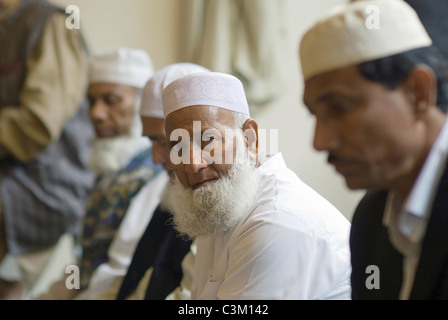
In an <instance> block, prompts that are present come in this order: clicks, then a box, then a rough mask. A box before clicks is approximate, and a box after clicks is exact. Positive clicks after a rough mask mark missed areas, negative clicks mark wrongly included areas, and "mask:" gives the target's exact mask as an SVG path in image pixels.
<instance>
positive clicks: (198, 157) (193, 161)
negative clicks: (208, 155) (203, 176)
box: [185, 147, 208, 173]
mask: <svg viewBox="0 0 448 320" xmlns="http://www.w3.org/2000/svg"><path fill="white" fill-rule="evenodd" d="M189 160H190V161H189V162H188V163H186V164H185V171H186V172H188V173H197V172H199V171H201V170H202V169H204V168H207V166H208V164H207V161H206V160H205V159H204V157H203V154H202V149H201V148H200V147H192V148H191V150H190V159H189Z"/></svg>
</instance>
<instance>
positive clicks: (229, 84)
mask: <svg viewBox="0 0 448 320" xmlns="http://www.w3.org/2000/svg"><path fill="white" fill-rule="evenodd" d="M162 102H163V111H164V115H165V118H166V117H167V116H168V115H169V114H170V113H171V112H174V111H176V110H179V109H182V108H185V107H189V106H197V105H204V106H214V107H219V108H223V109H227V110H230V111H234V112H239V113H243V114H246V115H248V116H250V113H249V105H248V103H247V98H246V94H245V92H244V87H243V84H242V83H241V81H240V80H239V79H238V78H236V77H234V76H232V75H230V74H226V73H220V72H206V73H203V72H201V73H193V74H190V75H187V76H184V77H182V78H179V79H177V80H175V81H173V82H172V83H171V84H169V85H168V86H167V87H166V88H165V89H164V90H163V95H162Z"/></svg>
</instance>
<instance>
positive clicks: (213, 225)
mask: <svg viewBox="0 0 448 320" xmlns="http://www.w3.org/2000/svg"><path fill="white" fill-rule="evenodd" d="M242 139H243V137H242V134H241V136H240V137H237V148H236V156H235V158H236V161H235V163H236V164H234V165H233V166H232V168H231V169H230V170H229V172H228V173H227V174H226V175H225V176H224V177H222V178H220V179H218V180H216V181H215V182H214V183H212V184H210V185H207V186H204V187H201V188H198V189H196V190H193V189H191V188H186V187H184V186H183V185H182V183H181V182H180V181H179V179H178V178H177V176H175V177H174V181H173V183H170V184H169V185H168V188H167V196H168V197H169V198H168V201H166V202H167V203H168V206H169V209H170V210H171V212H172V214H173V223H174V227H175V228H176V230H177V231H178V232H179V233H180V234H181V235H182V236H186V237H187V238H190V239H194V238H197V237H202V236H208V235H211V234H215V233H220V232H227V231H229V230H230V229H232V228H233V227H235V226H236V225H237V224H238V223H239V222H240V221H241V220H242V219H243V218H244V217H245V216H247V215H248V214H249V210H250V209H251V207H252V206H253V204H254V202H255V199H256V194H257V190H258V188H257V186H258V183H257V182H258V174H257V172H256V168H255V166H254V165H253V164H250V163H249V160H248V157H247V154H246V148H245V146H244V142H243V140H242ZM241 159H244V161H242V160H241ZM165 200H166V199H165ZM164 202H165V201H164Z"/></svg>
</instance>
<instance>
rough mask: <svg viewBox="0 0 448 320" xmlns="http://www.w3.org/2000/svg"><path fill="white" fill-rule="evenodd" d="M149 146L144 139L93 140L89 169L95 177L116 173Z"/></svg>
mask: <svg viewBox="0 0 448 320" xmlns="http://www.w3.org/2000/svg"><path fill="white" fill-rule="evenodd" d="M150 145H151V144H150V142H149V141H148V140H147V139H146V138H145V137H133V136H121V137H115V138H103V139H99V138H95V139H94V140H93V145H92V154H91V157H90V163H89V168H90V170H92V171H93V172H95V173H96V174H97V175H102V174H109V173H113V172H117V171H119V170H120V169H123V168H124V167H125V166H126V165H127V164H128V163H129V162H130V161H131V159H132V158H134V157H135V156H136V155H137V154H138V153H140V152H142V151H143V150H144V149H146V148H149V146H150Z"/></svg>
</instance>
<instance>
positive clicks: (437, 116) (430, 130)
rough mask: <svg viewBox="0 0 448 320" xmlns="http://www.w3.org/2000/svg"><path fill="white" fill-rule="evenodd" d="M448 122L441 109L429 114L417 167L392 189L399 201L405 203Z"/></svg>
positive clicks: (433, 110)
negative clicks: (423, 144)
mask: <svg viewBox="0 0 448 320" xmlns="http://www.w3.org/2000/svg"><path fill="white" fill-rule="evenodd" d="M446 120H447V117H446V115H445V114H444V113H442V112H441V111H440V110H439V109H437V108H433V109H432V110H431V111H429V112H428V117H427V121H426V123H427V125H426V128H427V130H426V140H425V146H424V148H423V149H422V151H421V153H420V157H419V158H418V159H417V160H416V161H415V165H414V168H413V170H412V171H410V172H409V173H408V174H407V175H406V176H405V177H403V178H402V179H400V181H399V182H398V183H396V184H395V185H394V186H393V187H392V188H391V190H390V191H391V192H393V193H394V196H395V197H396V198H397V200H398V201H401V202H403V201H404V200H405V199H406V198H407V197H408V195H409V193H410V192H411V190H412V188H413V186H414V184H415V182H416V180H417V177H418V175H419V174H420V171H421V170H422V168H423V165H424V163H425V160H426V158H427V157H428V155H429V153H430V152H431V148H432V146H433V145H434V143H435V142H436V140H437V138H438V136H439V134H440V132H441V131H442V128H443V126H444V124H445V122H446Z"/></svg>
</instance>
